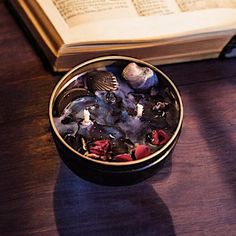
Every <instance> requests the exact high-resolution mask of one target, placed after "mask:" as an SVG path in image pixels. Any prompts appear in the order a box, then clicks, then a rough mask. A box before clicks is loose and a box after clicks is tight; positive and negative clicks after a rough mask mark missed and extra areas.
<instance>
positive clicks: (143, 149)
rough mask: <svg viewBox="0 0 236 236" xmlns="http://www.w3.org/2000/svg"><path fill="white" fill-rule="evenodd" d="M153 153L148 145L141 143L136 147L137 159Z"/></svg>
mask: <svg viewBox="0 0 236 236" xmlns="http://www.w3.org/2000/svg"><path fill="white" fill-rule="evenodd" d="M150 153H151V150H150V148H149V147H148V146H147V145H144V144H142V145H139V146H137V147H136V149H135V157H136V159H142V158H144V157H147V156H148V155H149V154H150Z"/></svg>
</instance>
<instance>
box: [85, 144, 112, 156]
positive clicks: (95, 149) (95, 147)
mask: <svg viewBox="0 0 236 236" xmlns="http://www.w3.org/2000/svg"><path fill="white" fill-rule="evenodd" d="M109 150H110V142H109V140H97V141H95V142H93V143H92V145H91V146H90V147H89V152H90V153H93V154H96V155H98V156H100V157H102V159H103V160H104V159H108V156H109V154H108V152H109Z"/></svg>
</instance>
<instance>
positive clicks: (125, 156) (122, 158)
mask: <svg viewBox="0 0 236 236" xmlns="http://www.w3.org/2000/svg"><path fill="white" fill-rule="evenodd" d="M113 160H114V161H119V162H125V161H133V159H132V157H131V155H130V154H127V153H123V154H119V155H116V156H114V158H113Z"/></svg>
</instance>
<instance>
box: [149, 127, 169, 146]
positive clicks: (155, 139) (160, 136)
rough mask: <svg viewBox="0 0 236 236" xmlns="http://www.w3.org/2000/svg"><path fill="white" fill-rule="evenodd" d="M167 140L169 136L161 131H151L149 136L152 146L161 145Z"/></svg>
mask: <svg viewBox="0 0 236 236" xmlns="http://www.w3.org/2000/svg"><path fill="white" fill-rule="evenodd" d="M168 140H169V135H168V134H167V133H166V132H165V131H164V130H162V129H159V130H158V129H157V130H153V131H152V134H151V143H152V144H153V145H158V146H159V145H163V144H165V143H167V141H168Z"/></svg>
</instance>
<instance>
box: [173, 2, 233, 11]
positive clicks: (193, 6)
mask: <svg viewBox="0 0 236 236" xmlns="http://www.w3.org/2000/svg"><path fill="white" fill-rule="evenodd" d="M176 2H177V3H178V5H179V7H180V8H181V10H182V11H196V10H203V9H211V8H236V0H176Z"/></svg>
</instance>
